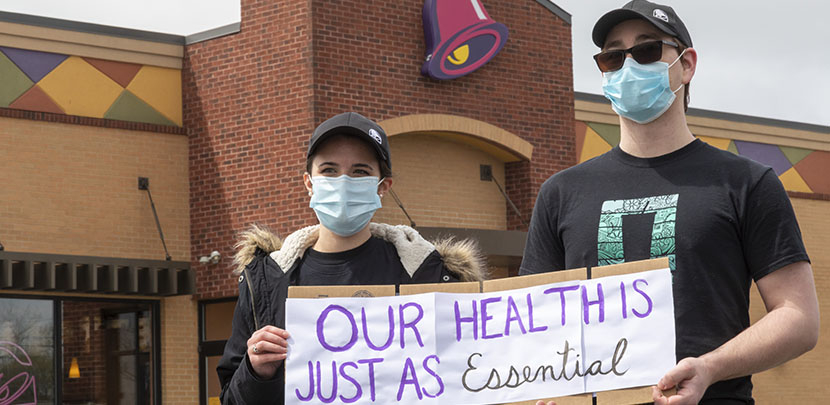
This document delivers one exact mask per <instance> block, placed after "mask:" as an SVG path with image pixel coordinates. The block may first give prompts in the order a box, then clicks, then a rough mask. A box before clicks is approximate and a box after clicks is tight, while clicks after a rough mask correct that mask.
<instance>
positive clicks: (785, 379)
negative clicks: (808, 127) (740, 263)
mask: <svg viewBox="0 0 830 405" xmlns="http://www.w3.org/2000/svg"><path fill="white" fill-rule="evenodd" d="M791 201H792V203H793V208H794V209H795V214H796V217H797V218H798V224H799V226H800V227H801V233H802V237H803V238H804V244H805V246H806V247H807V254H809V255H810V260H811V261H812V266H813V277H814V278H815V282H816V291H817V293H818V300H819V310H820V311H821V313H823V314H828V313H830V251H828V249H827V246H830V215H828V212H830V201H822V200H813V199H801V198H792V199H791ZM752 293H753V294H752V296H751V297H750V304H751V308H750V315H751V319H752V321H753V322H755V321H756V320H758V319H759V318H760V317H761V316H763V314H765V313H766V310H765V309H764V304H763V301H762V300H761V296H760V295H759V294H758V291H757V289H755V286H754V285H753V291H752ZM827 356H830V325H828V323H827V322H823V323H822V325H821V332H820V334H819V341H818V345H817V346H816V348H815V349H813V350H812V351H811V352H808V353H807V354H805V355H804V356H801V357H799V358H797V359H795V360H793V361H791V362H789V363H785V364H784V365H782V366H779V367H776V368H774V369H772V370H769V371H766V372H763V373H760V374H757V375H754V376H753V377H752V382H753V384H754V385H755V388H754V390H753V394H754V396H755V400H756V401H757V402H758V403H759V404H767V403H769V404H779V403H780V404H783V403H788V404H808V403H820V402H823V400H820V399H819V398H827V396H828V395H830V386H828V385H827V384H826V382H825V378H824V373H822V372H821V371H818V370H821V369H823V367H824V364H825V359H826V358H827Z"/></svg>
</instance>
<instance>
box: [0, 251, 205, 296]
mask: <svg viewBox="0 0 830 405" xmlns="http://www.w3.org/2000/svg"><path fill="white" fill-rule="evenodd" d="M195 284H196V282H195V276H194V273H193V271H192V270H191V268H190V263H189V262H174V261H166V260H143V259H124V258H112V257H93V256H70V255H54V254H45V253H27V252H7V251H0V289H16V290H29V291H45V292H57V291H63V292H83V293H97V294H138V295H151V296H170V295H186V294H193V293H194V291H195Z"/></svg>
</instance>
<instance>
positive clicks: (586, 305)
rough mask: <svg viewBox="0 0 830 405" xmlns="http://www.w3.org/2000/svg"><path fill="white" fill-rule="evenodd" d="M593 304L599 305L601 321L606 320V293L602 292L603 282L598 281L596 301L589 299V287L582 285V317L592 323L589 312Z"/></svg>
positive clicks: (587, 322)
mask: <svg viewBox="0 0 830 405" xmlns="http://www.w3.org/2000/svg"><path fill="white" fill-rule="evenodd" d="M591 305H599V323H603V322H604V321H605V295H604V294H603V293H602V284H601V283H597V299H596V300H594V301H589V300H588V289H587V288H585V286H584V285H583V286H582V318H583V320H584V321H585V324H586V325H588V324H590V323H591V322H590V320H589V318H590V317H589V313H590V308H591Z"/></svg>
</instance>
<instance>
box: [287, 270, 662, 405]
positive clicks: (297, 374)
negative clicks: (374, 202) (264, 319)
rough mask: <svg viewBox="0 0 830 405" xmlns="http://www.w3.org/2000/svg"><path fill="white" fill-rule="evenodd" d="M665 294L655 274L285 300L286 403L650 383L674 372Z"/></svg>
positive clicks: (464, 397)
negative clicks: (505, 287)
mask: <svg viewBox="0 0 830 405" xmlns="http://www.w3.org/2000/svg"><path fill="white" fill-rule="evenodd" d="M530 277H537V278H539V276H530ZM522 278H524V277H520V278H514V279H512V280H513V281H514V282H515V281H517V280H520V279H522ZM484 287H485V289H487V288H488V285H487V284H486V283H485V286H484ZM489 287H490V288H493V285H492V284H490V286H489ZM352 289H354V287H352ZM671 291H672V290H671V273H670V271H669V269H668V268H665V269H661V270H652V271H645V272H641V273H634V274H621V275H613V276H609V277H603V278H595V279H591V280H566V281H559V282H555V283H549V284H541V285H533V286H529V287H525V288H518V289H511V290H505V291H489V292H484V293H472V294H470V293H467V294H464V293H427V294H417V295H402V296H395V297H377V298H324V299H294V298H290V299H289V300H288V301H287V303H286V305H287V311H286V329H287V330H288V331H290V332H291V334H292V338H291V339H289V350H288V358H287V360H286V395H285V397H286V403H293V404H305V403H313V404H320V403H336V404H349V403H355V404H367V403H373V402H392V401H395V402H402V403H411V404H416V403H427V404H446V403H453V404H488V403H504V402H513V401H523V400H529V399H534V398H550V397H561V396H567V395H574V394H584V393H590V392H598V391H606V390H615V389H621V388H628V387H638V386H647V385H653V384H654V383H656V382H657V381H658V380H659V379H660V377H662V376H663V374H664V373H665V372H666V371H667V370H668V369H670V368H671V367H672V366H674V364H675V351H674V341H675V339H674V309H673V302H672V293H671Z"/></svg>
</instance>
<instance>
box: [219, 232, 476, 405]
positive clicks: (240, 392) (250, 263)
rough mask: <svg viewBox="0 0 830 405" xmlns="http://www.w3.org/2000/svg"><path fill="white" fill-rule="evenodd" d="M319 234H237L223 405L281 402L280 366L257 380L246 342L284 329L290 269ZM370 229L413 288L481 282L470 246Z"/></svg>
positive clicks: (293, 279)
mask: <svg viewBox="0 0 830 405" xmlns="http://www.w3.org/2000/svg"><path fill="white" fill-rule="evenodd" d="M318 229H319V225H314V226H310V227H307V228H303V229H300V230H298V231H296V232H294V233H292V234H291V235H289V236H288V237H287V238H285V241H281V240H280V239H279V238H278V237H277V236H276V235H275V234H274V233H272V232H270V231H269V230H267V229H266V228H263V227H258V226H253V227H251V228H250V229H249V230H247V231H246V232H243V233H242V235H241V238H240V241H239V242H238V243H237V245H236V248H237V253H236V255H235V258H234V263H235V264H236V265H237V267H236V269H235V270H234V275H236V276H238V280H239V299H238V301H237V303H236V309H235V310H234V314H233V326H232V332H231V337H230V339H228V341H227V343H226V344H225V352H224V354H223V355H222V359H221V360H220V361H219V365H218V366H217V368H216V371H217V372H218V374H219V382H220V384H221V386H222V393H221V401H222V404H261V403H262V404H265V403H267V404H282V403H284V385H285V376H284V374H285V372H284V371H285V370H284V366H283V365H281V366H280V368H279V369H278V370H277V373H276V375H275V377H274V378H273V379H271V380H263V379H260V378H259V377H258V376H257V375H256V374H255V373H254V371H253V368H252V367H251V364H250V362H249V361H248V356H247V350H248V347H247V342H248V339H249V338H250V337H251V335H252V334H253V333H254V332H255V331H257V330H259V329H260V328H262V327H263V326H265V325H274V326H277V327H279V328H284V327H285V299H286V297H287V296H288V286H289V285H292V284H294V283H295V282H296V275H295V274H294V273H295V270H297V268H299V267H300V264H301V262H302V258H303V254H304V253H305V251H306V249H308V248H309V247H311V246H312V245H314V243H315V242H316V241H317V237H318ZM369 230H370V231H371V233H372V236H374V237H377V238H381V239H383V240H385V241H387V242H389V243H391V244H392V245H393V246H394V247H395V249H396V250H397V252H398V257H400V260H401V264H402V266H403V268H404V269H405V270H406V272H407V273H408V274H409V276H410V277H411V282H412V283H437V282H448V281H480V280H483V279H484V278H485V277H486V269H487V268H486V264H485V261H484V259H483V257H482V255H481V253H480V252H479V250H478V248H477V246H476V244H475V243H474V242H471V241H469V240H464V241H455V240H453V239H445V240H442V241H437V242H429V241H427V240H426V239H424V238H423V237H421V235H420V234H418V232H417V231H415V230H414V229H412V228H410V227H408V226H404V225H386V224H378V223H371V224H370V225H369ZM422 275H427V276H426V277H424V276H422ZM289 332H290V331H289Z"/></svg>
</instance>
